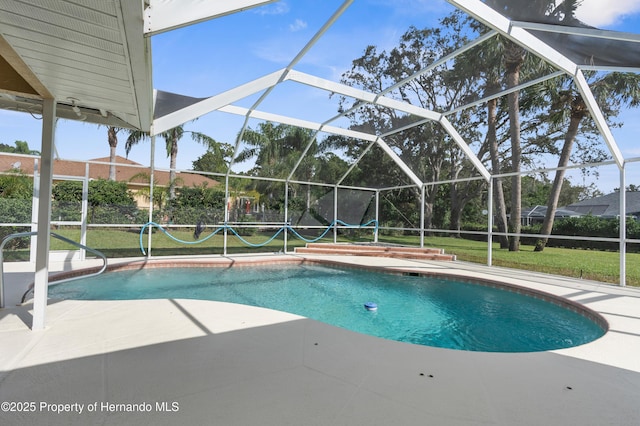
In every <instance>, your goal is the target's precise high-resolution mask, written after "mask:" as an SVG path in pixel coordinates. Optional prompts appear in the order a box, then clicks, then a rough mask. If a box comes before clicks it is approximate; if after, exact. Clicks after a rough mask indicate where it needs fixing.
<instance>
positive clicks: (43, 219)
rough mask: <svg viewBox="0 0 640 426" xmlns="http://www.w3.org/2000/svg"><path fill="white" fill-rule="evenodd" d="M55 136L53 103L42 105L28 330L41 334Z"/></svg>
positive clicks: (54, 103) (44, 101)
mask: <svg viewBox="0 0 640 426" xmlns="http://www.w3.org/2000/svg"><path fill="white" fill-rule="evenodd" d="M55 132H56V101H55V99H44V100H43V101H42V146H41V149H40V158H41V161H40V185H39V187H38V194H37V198H38V224H37V227H38V236H37V237H36V246H37V247H36V271H35V276H34V286H33V322H32V324H31V329H32V330H42V329H44V327H45V323H46V318H45V316H46V309H47V293H48V289H49V240H50V234H51V232H50V228H51V186H52V181H53V140H54V138H55Z"/></svg>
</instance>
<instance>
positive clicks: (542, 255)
mask: <svg viewBox="0 0 640 426" xmlns="http://www.w3.org/2000/svg"><path fill="white" fill-rule="evenodd" d="M384 241H387V242H392V243H398V244H407V243H409V242H412V243H413V244H417V243H419V240H417V238H412V240H409V239H407V238H406V237H395V238H394V237H384ZM425 246H429V247H437V248H441V249H444V250H445V252H446V253H449V254H455V255H456V256H457V258H458V259H459V260H464V261H467V262H474V263H484V264H486V263H487V257H488V253H487V243H486V242H480V241H471V240H464V239H460V238H448V237H427V238H425ZM492 264H493V265H495V266H504V267H508V268H516V269H525V270H529V271H538V272H546V273H549V274H556V275H563V276H567V277H574V278H579V277H582V278H585V279H591V280H597V281H603V282H609V283H618V282H619V278H618V277H619V271H620V258H619V255H618V253H617V252H608V251H596V250H578V249H564V248H555V247H547V248H545V249H544V251H542V252H534V251H533V246H525V245H523V246H521V249H520V251H518V252H510V251H508V250H503V249H500V248H499V245H498V244H497V243H494V244H493V249H492ZM626 267H627V285H633V286H640V254H637V253H630V254H627V264H626Z"/></svg>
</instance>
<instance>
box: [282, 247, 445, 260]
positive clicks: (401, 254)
mask: <svg viewBox="0 0 640 426" xmlns="http://www.w3.org/2000/svg"><path fill="white" fill-rule="evenodd" d="M295 252H296V253H300V254H334V255H344V256H377V257H393V258H400V259H416V260H445V261H453V260H456V256H455V255H452V254H445V253H444V250H441V249H436V248H419V247H387V246H371V245H359V244H331V243H311V244H307V246H306V247H296V249H295Z"/></svg>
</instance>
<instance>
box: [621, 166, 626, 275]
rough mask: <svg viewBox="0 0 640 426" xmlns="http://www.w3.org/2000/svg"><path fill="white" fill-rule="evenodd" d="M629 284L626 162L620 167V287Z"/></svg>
mask: <svg viewBox="0 0 640 426" xmlns="http://www.w3.org/2000/svg"><path fill="white" fill-rule="evenodd" d="M626 285H627V188H626V176H625V167H624V163H623V164H622V167H620V287H625V286H626Z"/></svg>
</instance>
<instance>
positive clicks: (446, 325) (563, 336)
mask: <svg viewBox="0 0 640 426" xmlns="http://www.w3.org/2000/svg"><path fill="white" fill-rule="evenodd" d="M49 297H51V298H58V299H84V300H125V299H159V298H162V299H177V298H192V299H204V300H216V301H222V302H232V303H240V304H245V305H252V306H260V307H265V308H270V309H276V310H280V311H285V312H289V313H293V314H298V315H301V316H305V317H307V318H311V319H315V320H318V321H322V322H325V323H328V324H332V325H335V326H339V327H343V328H347V329H350V330H353V331H356V332H360V333H365V334H370V335H373V336H378V337H382V338H386V339H392V340H397V341H401V342H408V343H414V344H420V345H427V346H436V347H443V348H451V349H462V350H469V351H487V352H533V351H544V350H552V349H560V348H567V347H572V346H577V345H581V344H584V343H588V342H590V341H592V340H595V339H597V338H598V337H600V336H602V335H603V334H604V332H605V330H604V328H603V327H601V326H600V325H598V324H597V323H596V322H595V321H593V320H592V319H589V318H587V316H585V315H582V314H580V313H578V312H576V311H574V310H570V309H567V308H565V307H562V306H559V305H557V304H554V303H550V302H547V301H544V300H540V299H538V298H534V297H531V296H528V295H524V294H520V293H517V292H512V291H507V290H504V289H499V288H492V287H488V286H484V285H478V284H472V283H467V282H461V281H454V280H450V279H444V278H434V277H424V276H406V275H405V276H403V275H399V274H384V273H377V272H373V271H366V270H350V269H336V268H333V267H326V266H322V265H302V266H300V265H295V266H287V265H279V266H253V267H233V268H158V269H156V268H146V269H140V270H130V271H121V272H110V273H107V274H103V275H100V276H97V277H93V278H87V279H80V280H78V281H73V282H69V283H64V284H59V285H52V286H51V287H50V288H49ZM369 302H371V303H375V304H376V305H377V310H375V311H370V310H367V309H365V304H367V303H369Z"/></svg>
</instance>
